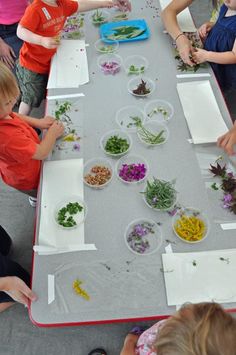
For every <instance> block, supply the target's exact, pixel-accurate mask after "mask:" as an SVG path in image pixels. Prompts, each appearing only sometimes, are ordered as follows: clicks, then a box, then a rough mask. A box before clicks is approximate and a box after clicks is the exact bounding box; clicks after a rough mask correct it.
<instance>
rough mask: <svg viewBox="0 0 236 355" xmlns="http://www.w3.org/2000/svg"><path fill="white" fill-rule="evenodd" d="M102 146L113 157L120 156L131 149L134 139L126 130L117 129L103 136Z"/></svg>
mask: <svg viewBox="0 0 236 355" xmlns="http://www.w3.org/2000/svg"><path fill="white" fill-rule="evenodd" d="M100 146H101V148H102V150H103V151H104V153H105V154H107V155H109V156H112V157H120V156H122V155H125V154H127V153H128V152H129V151H130V149H131V146H132V139H131V137H130V135H129V134H128V133H126V132H125V131H121V130H118V129H116V130H112V131H109V132H107V133H105V134H104V135H103V136H102V138H101V141H100Z"/></svg>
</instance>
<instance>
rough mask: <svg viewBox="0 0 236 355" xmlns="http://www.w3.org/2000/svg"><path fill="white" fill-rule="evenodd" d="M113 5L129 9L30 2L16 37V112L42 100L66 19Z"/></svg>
mask: <svg viewBox="0 0 236 355" xmlns="http://www.w3.org/2000/svg"><path fill="white" fill-rule="evenodd" d="M113 6H117V7H119V8H120V9H127V10H130V8H131V6H130V2H129V0H114V2H113V1H112V0H81V1H79V4H78V2H77V1H73V0H34V1H33V3H32V4H31V5H29V6H28V8H27V9H26V12H25V14H24V16H23V17H22V19H21V21H20V23H19V25H18V29H17V35H18V37H19V38H21V39H22V40H23V41H25V42H24V44H23V46H22V48H21V51H20V57H19V63H18V64H17V70H16V75H17V78H18V81H19V85H20V89H21V94H22V97H21V103H20V107H19V112H20V113H21V114H24V115H27V114H28V113H29V112H30V110H31V108H32V107H38V106H39V105H40V103H41V101H42V100H43V98H44V97H45V91H46V86H47V80H48V73H49V68H50V62H51V58H52V56H53V55H54V54H55V52H56V50H57V47H58V45H59V40H58V36H59V34H60V31H61V30H62V28H63V27H64V23H65V21H66V18H67V17H68V16H70V15H72V14H74V13H75V12H77V11H79V12H84V11H88V10H92V9H97V8H100V7H113Z"/></svg>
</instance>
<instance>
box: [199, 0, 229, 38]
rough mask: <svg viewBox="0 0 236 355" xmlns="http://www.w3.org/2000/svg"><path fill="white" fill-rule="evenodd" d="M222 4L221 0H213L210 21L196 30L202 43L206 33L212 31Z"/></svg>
mask: <svg viewBox="0 0 236 355" xmlns="http://www.w3.org/2000/svg"><path fill="white" fill-rule="evenodd" d="M223 3H224V1H223V0H214V1H213V11H212V13H211V18H210V21H208V22H206V23H204V24H203V25H202V26H201V27H199V29H198V33H199V35H200V38H201V40H202V41H204V40H205V39H206V36H207V34H208V32H210V30H211V29H212V27H213V26H214V24H215V23H216V21H217V19H218V17H219V13H220V8H221V5H223Z"/></svg>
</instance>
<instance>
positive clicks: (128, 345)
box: [120, 334, 139, 355]
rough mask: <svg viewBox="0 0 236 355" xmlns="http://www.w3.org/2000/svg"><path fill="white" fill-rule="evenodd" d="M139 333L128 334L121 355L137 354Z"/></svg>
mask: <svg viewBox="0 0 236 355" xmlns="http://www.w3.org/2000/svg"><path fill="white" fill-rule="evenodd" d="M138 338H139V335H136V334H128V335H127V336H126V338H125V341H124V345H123V348H122V350H121V353H120V355H135V347H136V344H137V341H138Z"/></svg>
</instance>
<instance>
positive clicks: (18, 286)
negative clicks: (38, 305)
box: [0, 276, 37, 306]
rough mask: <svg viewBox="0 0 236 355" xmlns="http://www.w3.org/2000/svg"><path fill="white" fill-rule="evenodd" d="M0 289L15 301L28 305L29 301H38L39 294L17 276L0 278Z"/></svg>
mask: <svg viewBox="0 0 236 355" xmlns="http://www.w3.org/2000/svg"><path fill="white" fill-rule="evenodd" d="M0 290H1V291H4V292H6V293H7V294H9V295H10V297H12V298H13V299H14V300H15V301H17V302H20V303H22V304H25V305H26V306H28V303H29V301H36V299H37V296H36V295H35V294H34V292H33V291H31V289H30V288H29V287H28V286H27V285H26V284H25V282H24V281H22V280H21V279H20V278H19V277H17V276H5V277H1V278H0Z"/></svg>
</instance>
